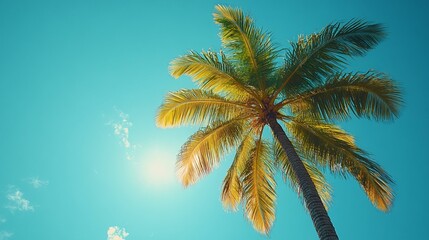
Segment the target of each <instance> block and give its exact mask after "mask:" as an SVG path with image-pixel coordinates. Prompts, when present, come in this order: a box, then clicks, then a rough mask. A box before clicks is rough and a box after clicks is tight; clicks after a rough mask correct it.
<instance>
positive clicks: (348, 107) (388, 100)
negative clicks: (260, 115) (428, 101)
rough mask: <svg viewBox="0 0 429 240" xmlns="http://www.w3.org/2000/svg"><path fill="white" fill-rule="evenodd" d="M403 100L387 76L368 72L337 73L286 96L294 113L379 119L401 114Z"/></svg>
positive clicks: (338, 117) (320, 116) (285, 102)
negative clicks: (307, 88)
mask: <svg viewBox="0 0 429 240" xmlns="http://www.w3.org/2000/svg"><path fill="white" fill-rule="evenodd" d="M401 103H402V99H401V95H400V90H399V88H398V87H397V86H396V85H395V84H394V83H393V81H392V80H390V79H389V78H388V77H387V76H385V75H383V74H380V73H375V72H368V73H365V74H356V73H355V74H352V73H349V74H336V75H334V76H332V77H331V78H330V79H328V80H327V81H326V82H325V83H323V84H322V85H321V86H319V87H316V88H313V89H311V90H310V91H307V92H304V93H302V94H300V95H299V96H297V97H291V98H287V99H286V100H284V101H283V103H282V104H281V105H289V106H290V107H291V109H292V112H294V113H300V112H303V111H306V112H307V113H310V114H312V115H313V116H314V117H316V118H323V119H325V120H330V119H341V120H344V119H347V118H349V117H350V115H351V114H354V115H355V116H357V117H366V118H373V119H376V120H391V119H393V118H395V117H398V114H399V106H400V105H401Z"/></svg>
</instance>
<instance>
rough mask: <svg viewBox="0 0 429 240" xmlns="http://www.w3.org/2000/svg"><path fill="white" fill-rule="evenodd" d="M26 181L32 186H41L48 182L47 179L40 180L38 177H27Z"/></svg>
mask: <svg viewBox="0 0 429 240" xmlns="http://www.w3.org/2000/svg"><path fill="white" fill-rule="evenodd" d="M28 183H29V184H30V185H31V186H33V188H36V189H37V188H41V187H44V186H47V185H48V184H49V181H47V180H41V179H39V178H38V177H34V178H30V179H28Z"/></svg>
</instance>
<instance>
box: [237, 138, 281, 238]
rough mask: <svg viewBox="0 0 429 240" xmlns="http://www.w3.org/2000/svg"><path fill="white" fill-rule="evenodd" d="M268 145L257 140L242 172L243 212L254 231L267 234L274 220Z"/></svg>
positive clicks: (272, 178)
mask: <svg viewBox="0 0 429 240" xmlns="http://www.w3.org/2000/svg"><path fill="white" fill-rule="evenodd" d="M269 157H270V156H269V145H268V144H267V143H266V142H264V141H263V140H261V139H259V140H257V141H256V143H255V147H254V148H253V149H252V151H251V153H250V159H249V161H248V162H247V165H246V167H245V169H244V171H243V174H242V175H243V176H242V177H243V188H244V189H243V195H244V198H245V212H246V214H247V218H248V219H249V220H250V221H251V222H252V223H253V226H254V228H255V229H256V230H258V231H259V232H261V233H268V232H269V230H270V229H271V226H272V225H273V222H274V218H275V210H274V207H275V206H274V205H275V200H276V193H275V185H276V184H275V180H274V171H273V165H272V161H270V158H269Z"/></svg>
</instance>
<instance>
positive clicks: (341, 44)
mask: <svg viewBox="0 0 429 240" xmlns="http://www.w3.org/2000/svg"><path fill="white" fill-rule="evenodd" d="M385 35H386V34H385V32H384V29H383V27H382V26H381V25H380V24H369V23H367V22H364V21H361V20H351V21H349V22H347V23H345V24H341V23H334V24H330V25H328V26H326V27H325V28H323V29H322V31H321V32H319V33H317V34H311V35H309V36H307V37H300V38H299V39H298V41H297V42H296V43H292V49H291V50H289V51H288V52H287V56H286V63H285V66H284V73H283V80H282V81H280V82H279V87H278V90H277V92H276V94H274V98H276V97H277V94H279V93H280V92H281V91H283V93H285V94H286V96H289V95H295V94H298V93H300V92H302V91H304V90H309V89H311V88H312V87H314V84H320V83H321V82H323V80H324V78H325V77H327V76H329V75H331V74H333V73H335V72H337V71H338V70H340V69H341V68H342V67H343V66H344V65H345V60H346V57H349V56H360V55H364V54H365V53H366V52H367V51H368V50H370V49H372V48H374V47H375V46H376V45H377V44H378V43H379V42H380V41H381V40H382V39H383V38H384V37H385Z"/></svg>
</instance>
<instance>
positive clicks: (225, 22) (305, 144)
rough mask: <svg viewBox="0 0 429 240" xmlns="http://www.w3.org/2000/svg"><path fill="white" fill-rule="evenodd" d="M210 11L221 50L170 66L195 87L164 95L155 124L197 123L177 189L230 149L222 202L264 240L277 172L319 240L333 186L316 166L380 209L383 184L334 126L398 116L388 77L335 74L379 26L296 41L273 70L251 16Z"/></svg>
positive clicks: (326, 31)
mask: <svg viewBox="0 0 429 240" xmlns="http://www.w3.org/2000/svg"><path fill="white" fill-rule="evenodd" d="M216 10H217V12H216V13H215V14H214V20H215V22H216V23H217V24H219V25H220V38H221V40H222V45H223V49H224V50H222V51H220V52H219V53H216V52H213V51H202V52H201V53H197V52H194V51H191V52H189V53H188V54H186V55H184V56H181V57H179V58H177V59H175V60H173V61H172V62H171V66H170V71H171V74H172V75H173V76H174V77H176V78H178V77H180V76H182V75H189V76H191V77H192V79H193V81H194V82H196V84H197V85H198V88H197V89H183V90H179V91H177V92H171V93H169V94H168V95H167V96H166V98H165V102H164V103H163V104H162V105H161V107H160V109H159V112H158V115H157V119H156V122H157V125H158V126H160V127H177V126H182V125H189V124H196V125H200V126H202V127H201V128H200V129H199V130H198V131H197V132H196V133H195V134H193V135H192V136H191V137H190V138H189V139H188V141H187V142H186V143H185V144H184V145H183V147H182V149H181V151H180V153H179V155H178V160H177V173H178V176H179V178H180V180H181V182H182V183H183V185H184V186H189V185H191V184H193V183H195V182H196V181H198V180H199V179H200V178H201V177H202V176H204V175H206V174H208V173H210V172H211V171H212V169H213V168H214V167H216V166H217V165H218V164H219V162H220V160H221V159H222V157H223V156H224V155H225V154H227V153H229V152H230V151H232V150H234V149H235V150H236V154H235V157H234V160H233V161H232V164H231V167H230V168H229V170H228V172H227V175H226V177H225V180H224V181H223V185H222V197H221V199H222V202H223V204H224V206H225V207H226V208H230V209H233V210H235V209H237V207H238V205H239V204H240V203H241V202H243V204H244V210H245V212H246V214H247V217H248V218H249V220H250V221H251V222H252V223H253V226H254V228H255V229H256V230H258V231H260V232H262V233H268V232H269V230H270V228H271V226H272V224H273V221H274V218H275V213H274V209H275V201H276V192H275V186H276V181H275V178H274V175H275V170H276V169H279V170H280V171H281V172H282V173H283V176H284V179H285V180H286V181H287V182H289V184H290V185H291V187H292V188H293V189H294V190H295V191H296V192H297V193H298V195H299V196H300V197H301V198H302V200H303V202H304V203H305V207H306V209H307V210H308V211H309V213H310V216H311V218H312V220H313V223H314V226H315V228H316V231H317V233H318V235H319V237H320V239H338V237H337V234H336V232H335V229H334V227H333V225H332V223H331V220H330V218H329V216H328V214H327V211H326V207H327V206H328V203H329V200H330V198H331V195H330V194H331V188H330V186H329V184H328V183H327V182H326V180H325V177H324V175H323V173H322V171H321V170H323V169H328V170H330V172H332V173H333V174H336V175H342V176H348V175H351V176H353V177H354V178H356V180H357V181H358V182H359V183H360V185H361V186H362V188H363V190H364V191H365V193H366V194H367V196H368V198H369V200H370V201H371V202H372V203H373V204H374V206H375V207H377V208H378V209H380V210H382V211H387V210H388V209H389V207H390V206H391V204H392V200H393V191H392V188H391V184H392V182H393V181H392V179H391V177H390V176H389V175H388V174H387V173H386V172H385V171H384V170H383V169H382V168H381V167H380V166H379V165H378V164H377V163H375V162H374V161H372V160H371V159H369V157H368V154H367V153H366V152H365V151H364V150H362V149H360V148H359V147H358V146H357V145H356V144H355V142H354V140H353V137H352V136H351V135H350V134H348V133H347V132H345V131H344V130H343V129H341V128H340V127H339V126H337V125H335V124H334V121H341V120H346V119H348V118H349V117H351V116H352V115H355V116H357V117H365V118H369V119H375V120H390V119H393V118H395V117H397V116H398V108H399V105H400V103H401V95H400V91H399V89H398V87H397V86H395V84H394V83H393V82H392V81H391V80H390V79H389V78H388V77H387V76H386V75H384V74H382V73H379V72H375V71H368V72H366V73H353V72H352V73H344V72H343V70H344V67H345V64H346V58H347V57H353V56H360V55H364V54H365V53H366V52H367V51H368V50H370V49H372V48H373V47H374V46H375V45H377V43H379V42H380V40H382V39H383V37H384V36H385V32H384V31H383V28H382V26H381V25H379V24H369V23H366V22H363V21H360V20H351V21H349V22H347V23H344V24H342V23H334V24H330V25H328V26H326V27H325V28H323V29H322V30H321V31H320V32H319V33H316V34H311V35H309V36H305V37H304V36H300V37H299V39H298V41H297V42H294V43H292V44H291V45H292V46H291V49H289V50H287V51H286V58H285V59H284V62H282V63H280V61H279V57H280V53H281V51H280V50H279V49H278V48H277V47H275V46H274V45H273V44H272V43H271V40H270V34H269V33H267V32H263V31H261V30H260V29H258V28H256V27H255V25H254V22H253V20H252V19H251V18H250V17H249V16H247V15H244V14H243V12H242V11H241V10H239V9H234V8H230V7H225V6H216ZM281 124H283V126H282V125H281ZM283 127H284V128H285V129H286V131H287V133H286V132H285V130H284V128H283ZM267 129H271V131H268V132H267V131H266V130H267ZM269 132H271V133H272V135H273V136H274V137H270V136H272V135H270V134H269ZM267 139H268V140H267ZM269 139H271V141H270V140H269Z"/></svg>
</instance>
